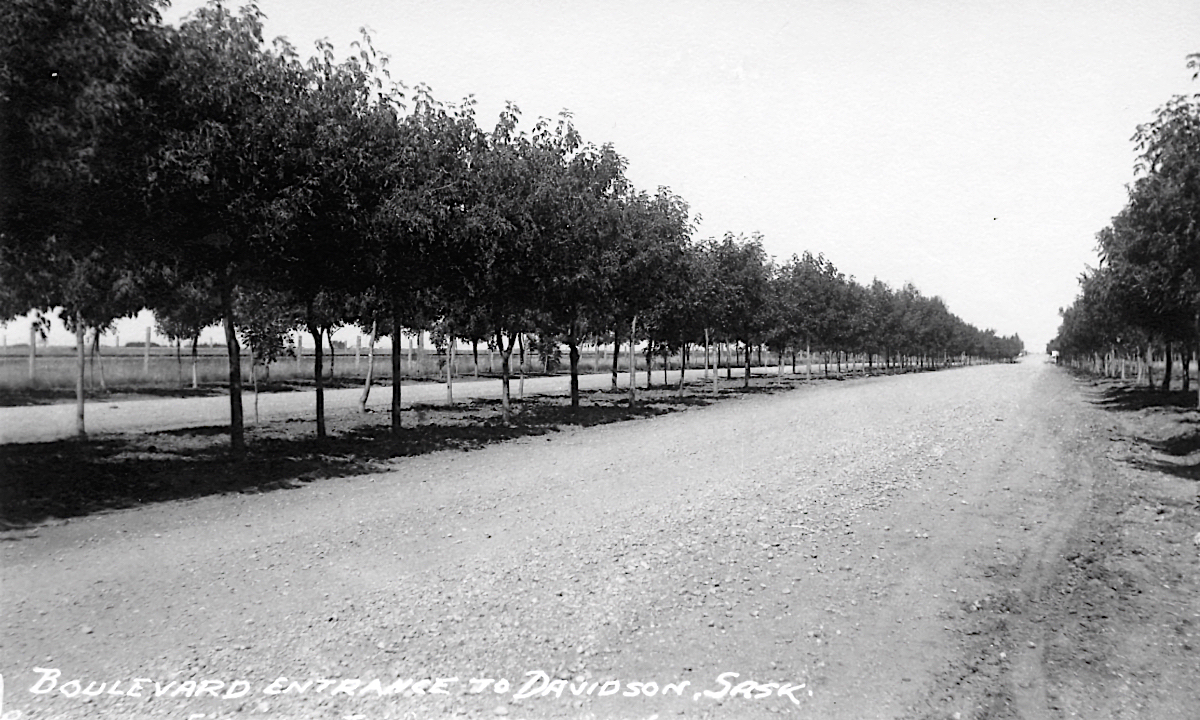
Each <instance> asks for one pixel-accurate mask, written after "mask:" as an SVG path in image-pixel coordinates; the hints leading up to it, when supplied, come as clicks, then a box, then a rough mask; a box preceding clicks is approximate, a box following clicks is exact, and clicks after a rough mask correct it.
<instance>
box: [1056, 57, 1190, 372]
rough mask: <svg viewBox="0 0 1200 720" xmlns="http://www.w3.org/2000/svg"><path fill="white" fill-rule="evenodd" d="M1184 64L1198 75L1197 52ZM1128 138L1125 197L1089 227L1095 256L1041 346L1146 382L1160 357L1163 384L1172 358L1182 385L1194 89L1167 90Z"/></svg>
mask: <svg viewBox="0 0 1200 720" xmlns="http://www.w3.org/2000/svg"><path fill="white" fill-rule="evenodd" d="M1188 67H1189V68H1192V69H1193V70H1194V71H1195V72H1196V74H1194V75H1193V79H1195V78H1196V76H1197V75H1200V54H1194V55H1190V56H1189V57H1188ZM1134 142H1135V143H1136V144H1137V149H1138V151H1139V153H1140V154H1139V158H1138V162H1137V165H1136V167H1135V178H1134V180H1133V182H1132V183H1131V184H1130V185H1129V200H1128V202H1127V203H1126V205H1125V207H1124V208H1123V209H1122V210H1121V212H1120V213H1118V214H1117V216H1116V217H1114V218H1113V219H1112V223H1111V224H1110V225H1109V226H1108V227H1106V228H1104V229H1103V230H1101V231H1100V232H1099V233H1098V234H1097V236H1096V240H1097V246H1098V249H1099V252H1100V266H1099V267H1097V268H1095V269H1091V268H1089V269H1088V270H1087V271H1086V272H1085V273H1084V274H1083V276H1082V277H1081V278H1080V294H1079V296H1078V297H1077V298H1076V300H1075V302H1074V303H1073V304H1072V305H1071V306H1070V307H1068V308H1065V309H1063V310H1061V311H1060V314H1061V316H1062V323H1061V325H1060V326H1059V330H1058V335H1057V336H1056V337H1055V338H1054V340H1053V341H1051V343H1050V345H1049V347H1048V348H1047V349H1048V350H1057V351H1058V352H1059V354H1060V357H1061V358H1063V359H1065V360H1066V361H1067V362H1070V363H1072V364H1075V365H1080V366H1086V367H1087V368H1090V369H1092V370H1095V371H1098V372H1104V373H1109V374H1114V375H1125V374H1126V373H1127V372H1130V373H1132V372H1134V371H1136V373H1137V378H1138V380H1142V379H1144V380H1145V381H1146V382H1147V383H1148V384H1150V385H1154V384H1155V378H1154V372H1153V369H1154V364H1155V363H1154V361H1155V359H1156V358H1161V359H1162V360H1163V363H1164V366H1165V367H1164V373H1163V375H1162V376H1161V378H1160V379H1159V382H1161V387H1162V389H1163V390H1167V389H1169V388H1170V384H1171V377H1172V374H1173V367H1172V366H1173V364H1174V362H1175V361H1176V359H1178V360H1179V361H1180V362H1181V363H1182V366H1183V373H1182V375H1183V389H1184V390H1185V391H1187V390H1189V389H1190V383H1191V380H1190V377H1189V373H1188V368H1189V366H1190V364H1191V362H1192V359H1193V358H1194V357H1196V350H1197V341H1198V340H1200V94H1193V95H1190V96H1176V97H1174V98H1172V99H1171V100H1170V101H1169V102H1167V103H1166V104H1165V105H1163V106H1162V107H1161V108H1159V110H1158V111H1157V113H1156V116H1155V118H1154V119H1153V120H1151V121H1150V122H1148V123H1146V124H1144V125H1140V126H1138V128H1137V132H1136V134H1135V135H1134ZM1130 365H1132V366H1133V368H1130V367H1129V366H1130ZM1134 369H1136V370H1134ZM1197 389H1198V390H1200V386H1198V388H1197Z"/></svg>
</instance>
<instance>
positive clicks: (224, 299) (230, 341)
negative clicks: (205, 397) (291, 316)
mask: <svg viewBox="0 0 1200 720" xmlns="http://www.w3.org/2000/svg"><path fill="white" fill-rule="evenodd" d="M221 311H222V315H224V324H225V347H226V350H227V353H228V356H229V446H230V449H231V450H232V451H233V453H234V454H235V455H241V454H243V453H244V452H245V451H246V428H245V425H244V423H243V420H242V355H241V346H240V345H239V344H238V338H237V328H236V326H235V324H234V318H233V278H231V277H229V273H228V271H227V272H226V274H225V278H224V282H223V283H221Z"/></svg>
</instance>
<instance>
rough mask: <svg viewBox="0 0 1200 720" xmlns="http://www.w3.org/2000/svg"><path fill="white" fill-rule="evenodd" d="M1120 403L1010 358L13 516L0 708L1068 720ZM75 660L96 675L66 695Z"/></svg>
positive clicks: (4, 557) (0, 644)
mask: <svg viewBox="0 0 1200 720" xmlns="http://www.w3.org/2000/svg"><path fill="white" fill-rule="evenodd" d="M1113 427H1115V425H1114V423H1113V422H1112V420H1111V417H1110V416H1108V415H1106V414H1105V413H1104V411H1102V410H1100V409H1097V408H1095V407H1093V406H1091V405H1089V404H1088V403H1086V402H1085V401H1084V400H1083V399H1082V397H1081V395H1080V394H1079V392H1078V390H1077V388H1076V385H1075V383H1074V381H1072V380H1071V379H1070V378H1069V377H1068V376H1066V375H1065V374H1064V373H1062V372H1060V371H1059V370H1057V369H1055V368H1052V367H1050V366H1045V365H1041V364H1040V363H1036V362H1027V363H1023V364H1019V365H997V366H986V367H977V368H967V369H962V370H954V371H950V372H939V373H930V374H922V375H909V376H899V377H891V378H872V379H866V380H855V381H851V382H846V383H839V384H837V385H835V386H830V385H826V386H818V387H813V388H804V389H800V390H797V391H794V392H790V393H786V394H782V395H777V396H758V397H753V396H747V397H744V398H742V399H740V400H736V401H730V402H726V403H722V404H718V405H714V406H711V407H707V408H701V409H696V410H692V411H687V412H682V413H678V414H674V415H669V416H665V417H660V418H654V419H649V420H639V421H632V422H627V423H621V424H616V425H607V426H601V427H594V428H586V429H573V430H568V431H565V432H561V433H557V434H554V435H553V436H550V437H535V438H526V439H522V440H517V441H513V442H509V443H505V444H502V445H497V446H492V447H489V448H486V449H483V450H478V451H473V452H469V453H462V452H441V453H434V454H431V455H426V456H421V457H416V458H411V459H405V460H403V461H401V462H399V463H397V465H396V470H395V471H394V472H389V473H386V474H380V475H372V476H359V477H355V478H351V479H346V480H325V481H321V482H319V483H313V484H310V485H307V486H305V487H303V488H301V489H297V490H293V491H287V492H282V491H281V492H274V493H270V494H266V495H250V496H244V495H238V496H220V497H210V498H205V499H201V500H195V501H187V502H177V503H168V504H162V505H158V506H153V507H144V508H140V509H137V510H133V511H120V512H114V513H111V514H107V515H101V516H93V517H89V518H85V519H82V520H77V521H72V522H70V523H69V524H66V525H61V526H55V527H46V528H42V529H40V530H39V531H37V532H36V533H21V534H14V535H12V536H11V537H9V538H6V539H10V540H12V541H11V542H5V543H0V545H2V547H0V561H2V562H3V578H2V579H3V588H4V589H3V604H2V610H3V614H2V620H0V623H2V625H0V627H2V635H0V658H2V660H0V663H2V665H0V672H2V673H3V675H4V682H5V684H6V690H7V693H6V697H5V703H6V704H5V706H4V708H5V710H6V711H12V710H15V711H17V712H19V713H21V715H20V717H38V718H42V717H71V718H73V717H80V718H82V717H97V716H101V717H103V716H105V715H106V714H107V716H109V717H122V718H124V717H191V718H195V719H196V720H199V719H200V718H224V717H243V716H247V717H263V718H286V717H296V718H308V717H322V718H324V717H328V718H348V717H349V718H357V719H358V720H370V719H373V718H426V717H432V718H441V717H455V716H458V717H462V716H467V717H474V716H480V717H499V716H507V717H535V718H549V717H553V718H560V717H562V718H610V717H611V718H615V717H639V718H649V717H654V716H657V717H660V718H665V717H688V718H692V717H718V718H742V717H751V718H753V717H775V716H777V715H784V716H790V717H805V718H808V717H819V718H847V719H849V718H853V719H855V720H859V719H860V718H926V717H928V718H960V719H961V718H985V717H986V718H1004V717H1021V718H1031V719H1034V718H1043V717H1065V716H1068V715H1066V714H1065V713H1066V710H1064V708H1067V709H1068V710H1069V709H1070V708H1069V707H1067V706H1066V705H1065V704H1064V702H1063V698H1064V697H1077V696H1078V694H1079V693H1083V695H1084V697H1088V692H1089V688H1092V687H1094V685H1095V683H1096V682H1098V681H1097V680H1095V679H1093V678H1090V676H1084V675H1081V674H1079V672H1078V671H1077V670H1075V669H1073V668H1071V667H1066V666H1062V667H1065V669H1064V670H1063V671H1062V674H1061V675H1048V674H1047V672H1046V668H1047V667H1052V668H1059V667H1060V665H1055V664H1054V663H1055V662H1058V661H1059V660H1061V659H1062V653H1061V650H1062V648H1061V647H1060V646H1061V645H1062V644H1063V643H1064V642H1065V641H1064V640H1063V638H1064V637H1067V636H1066V635H1064V631H1063V629H1062V628H1063V626H1062V625H1061V624H1056V623H1058V622H1059V620H1058V619H1059V618H1065V617H1068V616H1069V613H1068V610H1069V609H1070V608H1069V607H1068V606H1067V605H1064V604H1063V602H1061V601H1058V600H1054V599H1053V598H1052V597H1051V595H1052V594H1053V593H1054V592H1057V590H1058V589H1060V588H1061V584H1062V583H1063V582H1064V577H1065V575H1064V573H1063V572H1062V567H1063V563H1064V562H1067V560H1066V559H1065V558H1066V557H1069V556H1070V552H1071V548H1072V547H1074V544H1076V543H1078V542H1079V538H1080V537H1082V536H1084V535H1086V534H1087V533H1086V532H1084V531H1085V530H1087V529H1088V525H1087V522H1088V520H1089V518H1091V517H1092V513H1094V512H1095V508H1096V506H1095V503H1094V496H1095V494H1096V490H1097V488H1098V487H1099V486H1101V485H1103V486H1104V487H1109V486H1110V485H1111V482H1110V481H1111V475H1112V473H1113V471H1112V470H1111V468H1110V467H1109V465H1108V464H1106V463H1107V460H1106V458H1105V456H1104V455H1103V454H1101V453H1098V452H1097V448H1101V447H1103V448H1106V447H1107V446H1106V443H1107V442H1108V438H1107V434H1108V433H1109V432H1110V430H1111V428H1113ZM1185 530H1186V528H1184V529H1182V530H1178V531H1179V532H1183V531H1185ZM1077 557H1078V555H1077ZM1063 597H1066V595H1063ZM1048 641H1052V642H1053V648H1058V649H1053V648H1052V650H1053V652H1051V651H1048V650H1047V642H1048ZM1048 653H1049V654H1048ZM35 668H44V669H46V670H43V671H39V670H36V669H35ZM51 670H53V671H55V672H58V673H61V674H57V675H55V674H54V673H52V672H51ZM734 673H736V675H734ZM1185 675H1186V673H1185ZM283 677H286V678H287V680H279V678H283ZM1188 677H1191V676H1188ZM138 678H143V679H144V680H143V681H142V682H140V683H138V682H136V679H138ZM71 681H78V685H76V684H73V683H72V682H71ZM292 681H295V683H296V684H295V685H293V686H291V691H290V692H283V693H276V692H274V691H276V690H281V689H282V690H286V689H288V688H289V683H290V682H292ZM309 681H312V682H309ZM325 681H329V682H325ZM118 682H119V683H120V684H119V685H114V683H118ZM1071 682H1076V684H1077V685H1078V687H1074V686H1072V685H1071V684H1070V683H1071ZM89 683H92V685H91V689H92V690H93V691H99V689H100V685H101V683H105V687H104V690H103V692H102V694H98V695H96V696H95V697H85V694H86V693H83V692H78V691H79V690H80V689H85V688H88V687H89ZM171 683H174V684H171ZM1051 683H1053V684H1051ZM134 687H137V688H138V689H137V690H136V691H134V690H133V688H134ZM1063 688H1067V689H1068V690H1070V692H1071V693H1074V694H1070V695H1063V694H1062V689H1063ZM1072 688H1074V689H1072ZM44 690H48V692H41V691H44ZM443 691H444V692H443ZM213 695H219V696H221V697H212V696H213ZM225 695H228V696H229V697H224V696H225ZM1096 697H1099V696H1094V697H1093V699H1096ZM1180 698H1182V699H1181V700H1180V701H1179V702H1182V701H1183V700H1187V699H1189V698H1187V697H1184V696H1180ZM1097 702H1099V700H1097ZM1104 707H1105V708H1110V709H1111V707H1115V706H1110V705H1105V706H1104ZM1160 707H1161V708H1168V709H1169V708H1172V707H1174V708H1176V709H1178V708H1181V707H1188V706H1187V705H1180V704H1178V703H1176V704H1175V705H1171V704H1169V703H1168V704H1165V705H1164V704H1160ZM1191 707H1195V705H1192V706H1191ZM1084 716H1085V717H1102V716H1103V717H1109V716H1111V717H1118V716H1121V715H1118V714H1109V715H1101V714H1095V715H1090V716H1088V715H1084ZM1128 716H1129V715H1125V717H1128ZM1162 716H1165V717H1171V716H1172V715H1170V714H1169V713H1168V714H1166V715H1162ZM14 717H16V716H14ZM1179 717H1184V716H1183V715H1180V716H1179Z"/></svg>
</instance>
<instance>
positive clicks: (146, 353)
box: [142, 325, 150, 377]
mask: <svg viewBox="0 0 1200 720" xmlns="http://www.w3.org/2000/svg"><path fill="white" fill-rule="evenodd" d="M142 374H143V375H146V376H147V377H149V375H150V326H149V325H147V326H146V347H144V348H143V353H142Z"/></svg>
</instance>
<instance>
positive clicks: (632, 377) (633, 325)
mask: <svg viewBox="0 0 1200 720" xmlns="http://www.w3.org/2000/svg"><path fill="white" fill-rule="evenodd" d="M636 337H637V315H634V316H633V319H632V320H630V321H629V407H633V406H634V404H635V403H636V402H637V366H636V363H635V362H634V358H636V357H637V355H635V354H634V352H633V343H634V338H636Z"/></svg>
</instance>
